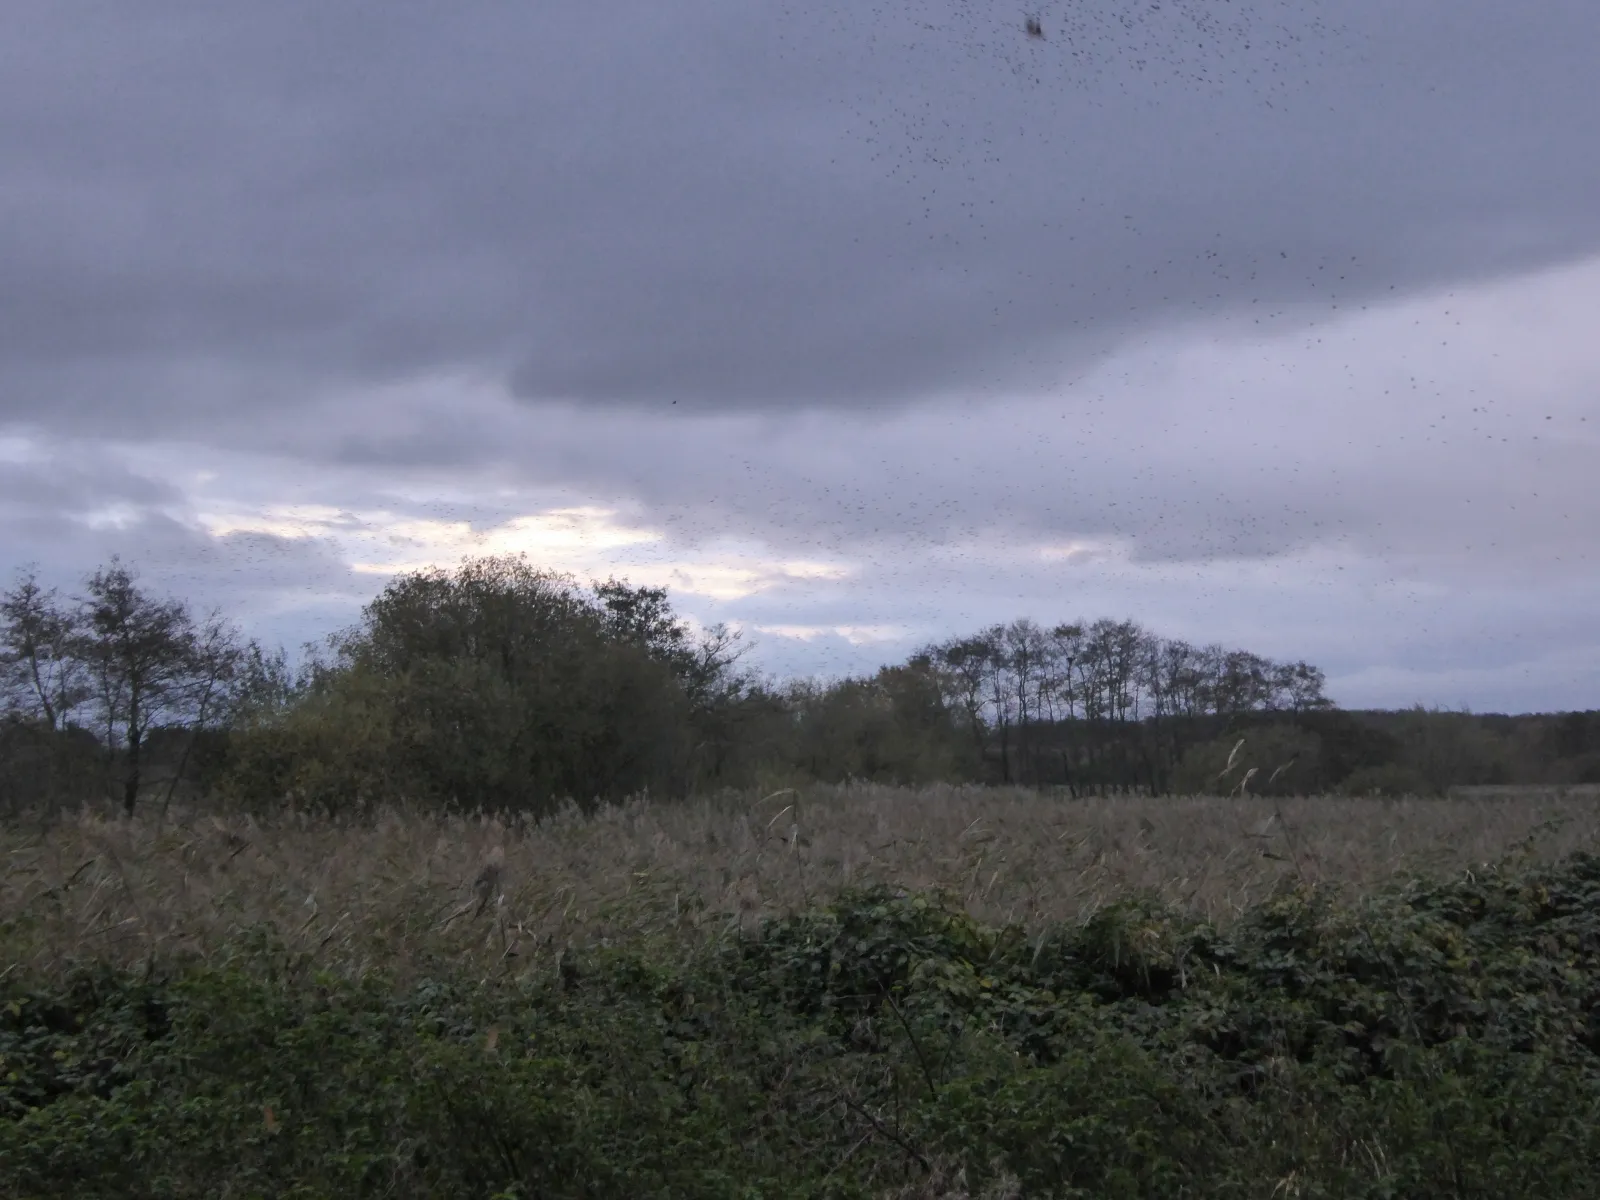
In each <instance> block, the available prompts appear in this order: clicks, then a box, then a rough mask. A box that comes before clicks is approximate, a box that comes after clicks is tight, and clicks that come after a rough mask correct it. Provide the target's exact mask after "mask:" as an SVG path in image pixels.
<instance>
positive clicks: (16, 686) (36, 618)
mask: <svg viewBox="0 0 1600 1200" xmlns="http://www.w3.org/2000/svg"><path fill="white" fill-rule="evenodd" d="M77 632H78V631H77V624H76V621H75V620H74V614H73V613H72V611H71V610H69V609H67V608H66V607H64V606H63V605H62V603H61V600H60V596H59V595H58V593H57V592H56V590H55V589H53V588H49V589H47V588H44V587H42V586H41V585H40V583H39V577H38V571H37V568H34V567H27V568H24V569H23V571H22V573H21V574H20V575H19V577H18V579H17V582H16V584H15V586H13V587H12V588H11V590H10V591H7V592H4V593H0V681H3V687H4V698H5V705H6V711H7V712H8V713H17V714H19V715H22V716H25V717H27V718H28V719H31V720H35V721H39V722H41V723H42V724H43V725H44V727H45V728H46V729H50V730H58V729H62V728H64V727H65V726H66V724H67V722H68V720H69V719H70V717H71V715H72V714H73V712H74V711H76V710H77V709H78V707H79V706H80V705H82V704H83V702H84V701H85V700H86V699H88V697H89V688H88V686H87V680H86V678H85V674H84V670H83V663H82V661H81V660H80V659H79V657H78V656H77V655H76V653H75V649H76V639H77Z"/></svg>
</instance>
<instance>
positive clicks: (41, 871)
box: [0, 786, 1600, 978]
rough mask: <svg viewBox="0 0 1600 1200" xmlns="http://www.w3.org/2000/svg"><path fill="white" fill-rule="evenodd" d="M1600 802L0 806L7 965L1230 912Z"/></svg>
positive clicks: (32, 968) (533, 962) (402, 963)
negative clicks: (924, 902)
mask: <svg viewBox="0 0 1600 1200" xmlns="http://www.w3.org/2000/svg"><path fill="white" fill-rule="evenodd" d="M1597 834H1600V805H1596V804H1595V803H1594V802H1593V801H1592V800H1590V799H1587V798H1582V797H1579V798H1572V797H1563V796H1559V795H1550V794H1544V793H1529V794H1523V795H1518V794H1512V795H1496V796H1494V797H1470V798H1458V799H1451V800H1387V801H1386V800H1364V799H1352V798H1347V797H1306V798H1300V799H1292V800H1282V801H1274V800H1265V799H1256V798H1250V797H1245V798H1237V797H1235V798H1232V799H1219V798H1215V797H1190V798H1099V799H1085V800H1070V799H1066V798H1063V797H1058V796H1051V795H1042V794H1039V793H1037V792H1033V791H1028V790H1023V789H978V788H956V787H930V788H924V789H919V790H912V789H896V788H888V787H877V786H853V787H815V788H807V789H803V790H798V791H796V790H785V791H782V792H778V793H775V794H770V795H758V794H754V793H751V794H731V793H730V794H724V795H719V796H714V797H705V798H701V799H698V800H695V801H692V802H689V803H681V804H665V803H651V802H649V801H645V800H639V801H635V802H632V803H629V804H626V805H623V806H620V807H617V808H613V809H607V810H603V811H602V812H600V813H599V814H597V815H594V816H592V817H585V816H581V815H579V814H578V813H577V812H576V811H569V812H567V813H564V814H562V815H561V816H559V817H556V818H554V819H550V820H547V821H544V822H542V823H539V824H531V823H521V822H516V821H504V820H497V819H493V818H487V817H483V818H468V817H459V816H456V817H441V816H438V815H430V814H426V813H420V812H410V811H404V810H402V809H399V808H389V809H382V810H380V811H378V812H376V813H375V814H372V815H371V816H369V817H368V818H367V819H364V820H360V821H354V820H352V821H343V822H335V821H329V820H326V819H318V818H314V817H311V816H308V815H306V814H303V813H299V814H297V813H285V814H282V815H280V816H277V817H274V818H272V819H267V820H263V819H256V818H251V817H248V816H243V815H230V814H226V813H218V812H213V811H205V810H183V811H178V812H174V813H170V814H168V817H167V819H166V820H164V821H157V820H156V819H155V818H154V817H150V818H143V817H141V818H136V819H134V820H131V821H128V820H123V819H120V818H113V817H108V816H105V815H102V814H100V813H97V812H94V811H90V810H84V811H82V812H80V813H78V814H77V815H75V816H72V817H69V818H65V819H61V820H58V821H56V822H54V823H53V824H50V825H48V826H43V827H36V828H32V829H29V828H25V827H21V826H13V827H7V828H0V863H3V867H0V870H3V875H0V914H3V915H0V963H4V964H5V965H4V966H0V971H5V972H8V973H9V972H21V973H24V974H30V973H35V972H38V973H53V972H54V971H56V970H59V969H60V968H62V967H65V966H67V965H68V964H70V963H71V962H74V961H97V962H105V963H112V964H116V965H120V966H129V965H138V964H149V963H152V962H154V961H156V960H159V959H165V958H170V957H185V956H200V957H202V958H204V957H208V956H210V955H212V954H214V953H217V952H218V950H219V948H220V947H224V946H227V945H230V944H233V943H235V942H236V941H237V935H239V934H240V933H242V932H244V931H246V930H251V929H257V930H259V929H268V930H271V931H272V932H273V933H274V935H275V936H276V937H277V938H278V939H279V940H281V942H282V943H283V944H284V945H285V946H286V947H287V948H288V950H289V952H290V953H291V954H293V955H295V956H296V957H297V961H298V962H300V963H301V964H302V965H303V966H305V967H307V968H315V969H321V970H329V971H333V972H336V973H339V974H344V975H361V974H364V973H366V972H367V971H368V970H370V969H373V968H380V969H382V970H384V971H385V972H388V973H391V974H393V975H395V976H397V977H401V978H403V977H405V976H407V975H410V974H412V973H414V972H415V971H416V970H418V969H421V968H422V967H424V966H425V965H426V964H428V963H431V962H437V961H439V960H440V959H441V958H442V959H448V960H449V961H451V962H452V963H455V964H457V965H458V966H460V967H462V968H465V969H469V970H471V971H474V972H479V973H483V974H488V973H495V972H518V973H520V972H521V971H524V970H527V969H529V968H533V967H538V966H541V965H543V966H548V965H549V964H550V963H551V962H552V961H554V960H557V959H559V958H560V956H561V955H562V954H563V953H564V952H567V951H568V950H569V949H572V948H580V947H584V946H592V945H595V944H597V943H604V942H609V941H615V940H616V939H619V938H631V937H634V936H639V937H651V938H657V939H659V938H660V936H661V935H663V934H665V935H668V937H667V940H666V941H664V942H662V943H661V944H671V941H672V938H674V937H694V936H695V935H696V934H697V932H699V933H703V932H705V931H706V930H707V928H708V927H717V928H726V927H728V926H729V925H740V926H744V927H750V926H753V925H755V924H757V923H759V921H760V920H761V919H762V918H764V917H770V916H776V915H784V914H788V913H791V912H794V911H796V910H798V909H801V908H804V907H807V906H809V905H811V904H813V903H816V902H818V901H823V900H827V899H829V898H830V897H832V896H833V895H835V894H837V893H838V892H839V890H840V889H841V888H846V887H865V886H869V885H873V884H889V885H893V886H898V887H904V888H908V889H912V890H917V891H941V892H944V893H946V894H947V895H948V896H949V898H950V899H951V901H952V902H953V903H955V904H957V905H959V906H961V907H964V908H965V909H966V910H967V911H968V912H969V913H971V915H972V916H973V917H975V918H977V919H979V920H981V921H984V922H986V923H990V924H1012V923H1016V924H1021V925H1023V926H1025V927H1032V928H1039V927H1043V926H1045V925H1048V924H1051V923H1054V922H1059V921H1063V920H1067V921H1070V920H1081V919H1085V918H1086V917H1087V916H1089V915H1090V914H1092V913H1093V912H1094V911H1095V910H1097V909H1098V908H1100V907H1101V906H1103V905H1104V904H1106V903H1108V902H1110V901H1113V900H1115V899H1118V898H1121V897H1125V896H1127V895H1130V894H1135V893H1143V894H1147V895H1154V896H1156V897H1159V898H1160V899H1161V900H1163V901H1166V902H1169V903H1175V904H1177V905H1179V906H1181V907H1182V908H1185V909H1187V910H1190V911H1191V912H1193V913H1195V914H1196V915H1199V916H1202V917H1204V918H1206V919H1208V920H1209V921H1211V922H1213V923H1214V924H1216V925H1218V926H1226V925H1227V924H1228V923H1229V922H1230V921H1232V920H1233V919H1234V918H1235V917H1236V916H1238V915H1239V914H1240V913H1242V912H1244V911H1245V910H1246V909H1247V908H1248V907H1249V906H1250V905H1251V904H1252V903H1254V902H1256V901H1258V900H1260V899H1262V898H1263V897H1266V896H1268V895H1270V894H1271V893H1273V892H1274V890H1275V889H1277V888H1279V887H1280V885H1281V884H1282V883H1283V882H1284V881H1285V880H1288V879H1295V880H1300V881H1306V882H1313V883H1319V884H1323V885H1327V886H1330V887H1332V888H1334V889H1336V890H1341V891H1346V892H1350V891H1360V890H1362V889H1367V888H1370V887H1372V886H1375V885H1378V884H1380V883H1382V882H1384V881H1386V880H1389V879H1391V878H1393V877H1395V876H1397V875H1406V874H1414V873H1417V872H1423V873H1434V874H1437V873H1449V872H1458V871H1463V870H1470V869H1472V868H1473V867H1474V866H1475V865H1479V864H1483V863H1486V862H1498V861H1501V860H1503V859H1505V858H1506V856H1507V855H1508V854H1519V855H1521V856H1524V857H1527V858H1530V859H1534V860H1548V859H1552V858H1555V857H1559V856H1562V855H1565V854H1567V853H1570V852H1572V851H1574V850H1579V849H1584V848H1592V847H1594V846H1595V845H1596V841H1597Z"/></svg>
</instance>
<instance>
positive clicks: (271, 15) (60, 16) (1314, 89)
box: [0, 0, 1600, 454]
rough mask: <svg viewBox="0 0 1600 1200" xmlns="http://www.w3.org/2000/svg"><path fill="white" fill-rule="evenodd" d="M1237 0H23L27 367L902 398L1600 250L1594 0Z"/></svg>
mask: <svg viewBox="0 0 1600 1200" xmlns="http://www.w3.org/2000/svg"><path fill="white" fill-rule="evenodd" d="M1228 7H1229V10H1231V11H1233V12H1234V13H1235V14H1236V15H1233V16H1231V17H1229V18H1227V19H1226V20H1225V19H1224V18H1223V17H1221V16H1219V15H1218V14H1219V12H1221V11H1222V10H1219V9H1218V8H1217V7H1216V6H1214V5H1209V4H1201V3H1199V2H1198V0H1176V2H1173V3H1168V4H1165V5H1163V6H1159V7H1158V6H1154V5H1146V4H1143V3H1139V4H1134V3H1127V4H1123V5H1114V6H1110V7H1101V6H1082V5H1078V4H1074V3H1068V2H1067V0H1057V2H1056V3H1054V4H1047V5H1045V6H1043V11H1042V14H1041V15H1042V17H1043V20H1044V23H1045V27H1046V31H1047V34H1048V35H1049V36H1048V38H1047V40H1046V41H1044V42H1033V41H1029V40H1028V39H1026V38H1025V37H1024V36H1023V34H1022V32H1021V30H1020V27H1019V22H1018V21H1013V20H1012V19H1011V18H1010V16H1009V15H1007V14H1003V13H1000V12H998V11H992V12H991V11H989V10H982V9H981V8H976V7H972V6H967V5H965V4H960V3H956V2H955V0H937V2H936V0H925V2H922V3H912V4H908V5H906V6H901V7H896V8H894V9H873V8H870V7H865V6H861V5H858V4H845V3H843V0H839V2H838V3H833V4H827V3H824V4H814V5H804V6H794V7H792V8H789V9H787V10H785V9H776V8H772V9H751V8H750V7H749V6H745V5H735V4H733V3H731V2H717V0H696V2H695V3H692V4H681V5H672V6H660V5H647V4H644V3H631V4H621V5H617V6H612V7H610V8H608V9H607V10H606V11H605V12H604V13H596V12H595V11H594V10H593V9H591V8H584V7H581V6H569V7H563V8H550V7H546V8H543V9H541V10H539V12H537V13H535V12H534V10H531V9H516V8H504V7H500V6H490V5H469V6H457V7H454V8H451V9H450V10H448V11H446V10H443V9H439V10H434V11H432V12H428V11H425V10H424V9H423V8H422V7H420V6H412V5H399V6H391V7H388V8H386V9H384V10H383V11H382V12H381V13H376V12H374V11H372V10H364V11H357V10H355V9H338V8H331V7H329V6H327V5H321V4H310V3H305V2H299V3H291V2H288V0H285V2H284V3H279V4H273V5H266V6H262V5H253V6H246V5H195V4H189V3H180V2H178V0H168V2H166V3H157V4H151V5H143V6H140V7H139V9H138V10H137V11H135V10H134V9H132V8H129V7H127V6H125V5H118V4H114V3H87V2H85V3H70V2H65V0H34V2H32V3H24V4H21V5H19V6H18V7H17V11H16V12H15V13H14V15H13V19H12V22H11V28H12V33H11V35H10V36H9V37H8V39H7V42H6V45H5V47H4V49H3V50H0V81H3V82H0V104H3V105H4V108H5V110H6V111H7V113H8V114H10V117H9V119H8V121H7V124H6V128H5V132H4V133H0V163H4V164H5V165H4V166H3V167H0V213H3V216H4V220H3V222H0V231H3V232H0V279H3V280H4V281H5V282H4V284H3V286H0V378H3V379H7V380H9V381H11V382H12V383H13V384H16V385H18V386H13V387H10V388H8V389H7V394H8V395H10V396H11V397H12V401H11V402H12V403H13V404H24V405H31V406H33V407H32V411H31V413H30V415H33V416H40V408H39V406H40V405H41V404H43V403H44V402H45V401H46V399H48V398H51V397H52V396H53V397H54V400H53V403H54V404H55V405H56V406H57V408H56V411H57V414H58V415H57V417H56V418H55V419H58V420H75V419H76V420H81V419H82V417H83V415H84V414H87V413H89V412H96V413H100V412H105V411H107V410H112V411H113V412H114V411H115V410H117V409H119V408H120V409H121V410H122V413H123V418H124V419H126V420H128V421H130V422H131V421H132V420H133V419H134V418H133V416H132V415H131V414H129V412H128V409H129V407H130V406H132V407H134V408H136V409H137V415H138V419H140V420H142V421H143V422H144V423H145V424H146V426H147V427H148V426H149V425H150V424H152V423H159V422H160V421H161V419H162V418H161V416H160V414H161V413H163V412H168V411H172V410H176V411H179V412H182V413H184V414H192V412H193V410H194V409H195V408H197V407H198V408H201V409H204V408H206V407H207V406H208V405H214V404H215V403H216V400H215V394H214V390H213V389H208V388H207V387H206V386H204V384H203V381H202V378H201V377H199V376H191V377H188V378H186V379H182V380H180V381H179V384H180V385H179V386H176V387H171V386H163V380H164V379H167V378H168V377H169V376H170V372H171V370H172V367H173V364H186V363H187V364H197V365H198V366H199V367H204V366H205V365H206V364H216V365H217V366H218V369H219V370H220V371H222V372H223V373H224V374H225V373H226V372H227V371H228V370H235V371H239V372H243V373H244V374H246V375H252V374H253V376H254V377H255V378H256V381H257V386H258V388H259V390H261V391H263V392H265V393H267V394H275V399H274V401H273V402H274V403H276V404H280V405H281V404H285V403H293V402H294V400H295V399H296V398H297V397H299V396H302V395H303V394H304V393H305V391H306V389H305V388H304V387H303V386H301V384H300V383H298V382H297V381H298V380H302V379H311V380H318V381H321V382H323V383H328V382H330V381H332V382H338V381H345V382H347V383H371V382H380V381H386V380H393V379H398V378H402V377H405V376H407V375H411V374H416V373H425V372H429V371H450V370H458V369H459V370H471V371H476V372H479V373H486V374H489V375H494V374H497V373H498V374H499V375H501V376H502V377H505V378H509V379H511V380H512V381H513V382H514V385H515V387H516V389H517V390H518V392H519V393H521V394H522V395H524V396H526V397H529V398H551V397H558V398H568V399H574V400H581V401H630V402H635V403H645V402H663V403H664V402H666V401H670V400H677V401H679V402H680V406H688V405H706V406H712V407H717V408H734V409H737V408H741V407H760V406H765V405H772V404H800V405H809V404H820V405H835V406H837V405H866V404H874V403H882V402H885V401H894V400H907V399H910V398H912V397H915V396H918V395H922V394H926V393H927V392H929V391H932V390H940V389H946V388H949V389H954V388H967V389H971V388H973V387H979V388H983V387H994V388H1008V387H1015V386H1019V385H1020V386H1033V385H1043V384H1046V383H1050V382H1054V381H1055V380H1056V379H1057V378H1058V377H1059V376H1060V375H1061V373H1063V372H1068V373H1070V372H1072V371H1078V370H1081V369H1082V368H1083V365H1084V363H1085V362H1086V361H1088V360H1090V359H1092V358H1093V357H1094V356H1096V355H1098V354H1101V353H1103V352H1105V351H1106V350H1107V349H1108V348H1109V347H1111V346H1112V345H1114V344H1115V342H1116V340H1117V339H1118V338H1119V337H1124V336H1128V335H1129V334H1131V333H1132V332H1134V331H1137V330H1139V329H1141V328H1147V327H1150V326H1151V325H1152V324H1159V323H1161V322H1165V321H1171V320H1175V319H1181V318H1184V317H1186V316H1192V315H1205V314H1210V313H1214V312H1217V311H1221V310H1229V309H1239V308H1245V309H1250V310H1252V311H1254V310H1257V309H1259V310H1260V311H1261V313H1262V319H1263V320H1265V321H1273V320H1278V321H1285V320H1298V319H1301V318H1303V317H1304V316H1305V315H1306V314H1307V313H1312V314H1326V313H1327V312H1329V311H1331V310H1332V308H1333V306H1334V305H1339V306H1341V307H1344V306H1349V305H1357V304H1360V303H1362V302H1363V301H1366V300H1369V299H1370V298H1372V297H1374V296H1384V295H1388V294H1389V292H1390V289H1391V288H1394V289H1398V290H1400V291H1404V290H1406V289H1409V288H1414V287H1417V286H1420V285H1422V284H1426V283H1430V282H1434V281H1438V280H1444V279H1465V278H1472V277H1476V276H1481V275H1483V274H1486V273H1492V272H1497V271H1504V270H1510V269H1514V268H1520V267H1524V266H1527V265H1529V264H1532V263H1538V262H1545V261H1555V260H1559V259H1562V258H1565V257H1570V256H1573V255H1576V254H1579V253H1582V252H1584V251H1587V250H1591V249H1593V248H1595V247H1596V246H1600V144H1597V143H1600V134H1597V133H1596V128H1595V125H1594V122H1593V120H1592V114H1593V111H1594V103H1595V99H1596V93H1597V85H1596V84H1595V82H1594V75H1593V70H1592V66H1593V62H1592V55H1591V54H1590V52H1589V49H1590V48H1592V47H1593V45H1594V44H1595V40H1596V36H1597V35H1600V9H1596V8H1595V7H1594V6H1593V5H1592V4H1589V3H1587V2H1584V0H1552V2H1550V3H1545V4H1541V5H1540V6H1538V7H1537V9H1536V10H1530V9H1528V8H1526V7H1519V6H1507V5H1502V4H1492V3H1488V2H1487V0H1478V2H1475V3H1470V4H1467V5H1463V4H1461V3H1447V2H1446V0H1425V2H1419V3H1415V4H1410V5H1407V6H1404V7H1403V8H1401V9H1397V8H1396V7H1395V6H1394V5H1392V4H1389V3H1382V2H1380V0H1346V2H1345V3H1339V4H1335V3H1332V2H1328V3H1323V4H1315V3H1294V4H1290V3H1287V2H1286V0H1285V2H1281V3H1258V4H1255V5H1248V4H1241V5H1231V6H1228ZM979 13H982V14H983V15H978V14H979ZM86 362H87V363H100V364H109V365H110V367H111V368H112V371H111V374H112V376H113V377H114V378H118V379H120V380H121V381H122V382H121V388H120V389H117V390H116V391H107V390H102V389H97V388H93V387H89V386H82V383H83V382H84V381H83V379H82V373H83V372H85V371H86V370H89V369H90V368H87V367H86V366H85V363H86ZM202 375H203V373H202ZM63 376H67V377H78V378H79V380H80V386H76V387H73V386H67V387H65V388H62V387H60V386H59V385H60V382H61V379H62V377H63ZM272 376H277V377H278V386H277V388H276V389H273V388H272V387H269V386H265V385H263V384H262V380H264V379H268V378H270V377H272ZM52 381H55V383H56V385H57V388H56V390H55V391H54V392H53V391H52ZM247 390H248V389H247ZM119 392H120V394H118V393H119ZM67 394H70V396H71V397H72V398H73V402H72V403H70V404H69V403H67V402H66V395H67ZM238 402H239V403H250V404H254V405H257V406H260V405H264V404H266V403H268V401H267V400H265V399H262V398H260V397H252V396H248V395H246V396H241V397H240V398H239V400H238ZM74 413H77V414H78V416H77V417H74V415H73V414H74ZM45 419H50V418H48V417H46V418H45ZM418 449H419V448H418V447H409V448H404V447H400V448H397V450H399V451H400V452H403V453H405V454H415V453H417V452H418ZM446 449H448V447H447V448H446Z"/></svg>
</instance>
